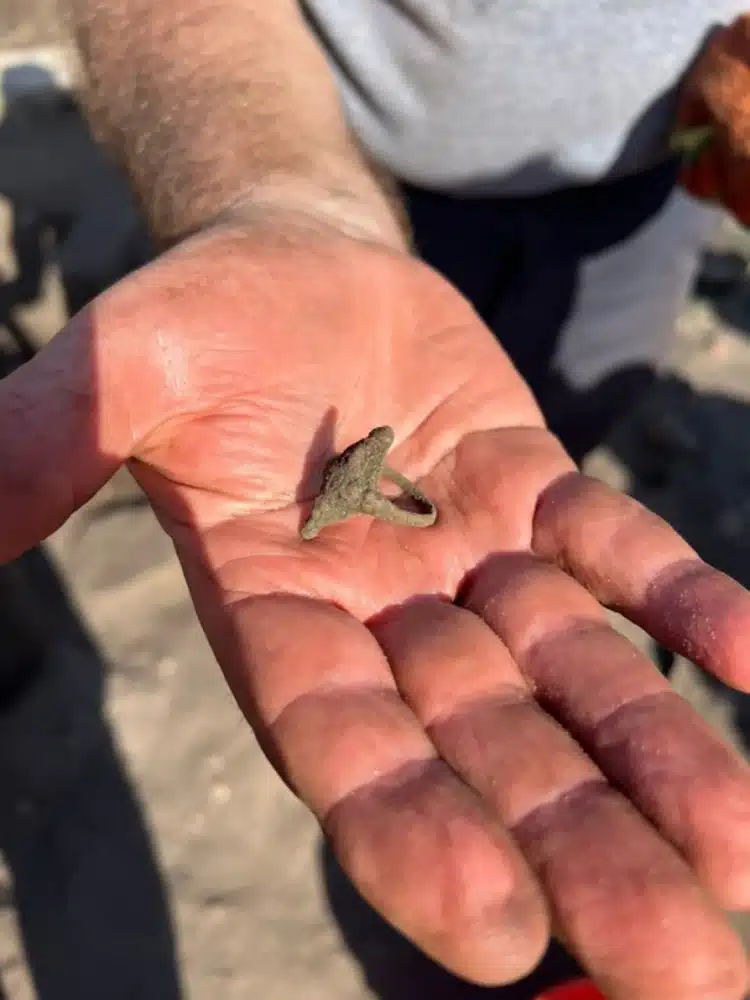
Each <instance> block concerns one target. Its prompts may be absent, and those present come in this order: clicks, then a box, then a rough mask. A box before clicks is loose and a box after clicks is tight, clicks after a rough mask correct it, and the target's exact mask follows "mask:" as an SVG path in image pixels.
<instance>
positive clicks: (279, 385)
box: [0, 230, 750, 1000]
mask: <svg viewBox="0 0 750 1000" xmlns="http://www.w3.org/2000/svg"><path fill="white" fill-rule="evenodd" d="M384 424H388V425H390V426H392V427H393V428H394V429H395V433H396V441H395V445H394V447H393V450H392V451H391V453H390V454H389V458H388V461H389V464H390V465H391V466H393V468H395V469H396V470H398V471H399V472H401V473H402V474H404V475H406V476H407V477H408V478H409V479H410V480H412V481H413V482H417V483H418V484H419V487H420V489H422V490H423V491H424V493H425V494H426V495H427V496H428V497H429V498H430V499H431V500H432V501H434V503H435V505H436V506H437V509H438V511H439V517H438V521H437V523H436V524H435V525H434V526H433V527H430V528H424V529H416V528H413V527H401V526H395V525H393V524H389V523H384V522H380V521H376V520H373V519H372V518H369V517H357V518H354V519H351V520H348V521H346V522H344V523H341V524H337V525H333V526H330V527H327V528H325V529H324V530H323V531H322V532H321V533H320V535H319V536H318V537H317V538H315V539H314V540H312V541H304V540H302V539H301V538H300V536H299V530H300V527H301V525H302V524H303V523H304V520H305V518H306V517H307V515H308V514H309V512H310V507H311V500H312V498H313V496H314V495H315V494H316V492H317V490H318V488H319V486H320V476H321V473H322V469H323V467H324V465H325V462H326V460H327V459H328V458H329V457H330V456H331V455H332V454H333V453H336V452H339V451H341V450H342V449H343V448H344V447H345V446H347V445H349V444H351V443H352V442H353V441H355V440H357V439H359V438H362V437H363V436H364V435H365V434H366V433H367V432H368V431H370V429H371V428H373V427H374V426H376V425H384ZM124 461H128V462H129V463H130V468H131V470H132V472H133V473H134V474H135V476H136V478H137V479H138V481H139V482H140V484H141V485H142V487H143V488H144V490H145V491H146V493H147V495H148V497H149V499H150V502H151V504H152V505H153V508H154V510H155V512H156V515H157V516H158V518H159V520H160V522H161V524H162V525H163V527H164V528H165V530H166V531H167V532H169V534H170V535H171V537H172V539H173V540H174V543H175V546H176V549H177V553H178V555H179V558H180V562H181V564H182V567H183V570H184V573H185V576H186V579H187V581H188V584H189V587H190V590H191V594H192V597H193V600H194V602H195V607H196V610H197V612H198V615H199V616H200V620H201V622H202V625H203V627H204V629H205V631H206V634H207V636H208V638H209V640H210V642H211V645H212V647H213V650H214V652H215V654H216V657H217V659H218V661H219V663H220V665H221V668H222V670H223V671H224V674H225V676H226V679H227V681H228V683H229V684H230V686H231V688H232V691H233V692H234V695H235V697H236V699H237V701H238V703H239V705H240V707H241V709H242V711H243V712H244V714H245V715H246V717H247V719H248V721H249V722H250V724H251V725H252V727H253V729H254V731H255V733H256V734H257V736H258V738H259V740H260V743H261V745H262V746H263V748H264V750H265V752H266V753H267V754H268V756H269V758H270V760H271V761H272V762H273V764H274V766H275V767H276V768H277V770H278V772H279V774H280V775H281V776H282V777H283V778H284V780H285V781H287V782H288V783H289V785H290V786H291V787H292V788H293V789H294V791H295V792H296V793H297V794H298V795H299V796H300V797H301V798H302V799H303V801H304V802H305V803H306V804H307V805H308V806H309V808H310V809H311V810H312V811H313V812H314V814H315V815H316V816H317V817H318V819H319V821H320V823H321V824H322V826H323V828H324V830H325V832H326V834H327V836H328V837H329V838H330V841H331V844H332V846H333V849H334V851H335V853H336V855H337V856H338V859H339V861H340V862H341V864H342V865H343V867H344V868H345V869H346V871H347V872H348V874H349V875H350V877H351V878H352V879H353V880H354V882H355V884H356V885H357V887H358V888H359V890H360V892H361V893H362V894H363V895H364V896H365V897H366V898H367V899H368V900H369V901H370V903H372V904H373V905H374V906H375V907H376V908H377V909H378V910H379V911H380V912H381V913H382V914H383V915H384V916H385V917H386V918H387V919H388V920H390V921H391V922H392V923H393V924H395V925H396V926H397V927H398V928H399V929H400V930H401V931H403V932H404V933H405V934H406V935H408V936H409V937H410V938H411V939H412V940H413V941H414V942H415V943H416V944H418V945H419V946H420V947H421V948H423V949H424V950H425V951H427V952H428V953H429V954H430V955H432V956H433V957H434V958H435V959H437V960H438V961H439V962H441V963H443V964H444V965H446V966H447V967H449V968H450V969H452V970H453V971H455V972H456V973H458V974H459V975H462V976H465V977H467V978H470V979H473V980H476V981H478V982H483V983H492V984H500V983H505V982H509V981H511V980H513V979H516V978H518V977H520V976H522V975H524V974H525V973H526V972H528V971H529V970H530V969H531V968H532V967H533V965H534V964H535V963H536V962H537V960H538V959H539V957H540V956H541V954H542V953H543V951H544V949H545V946H546V943H547V938H548V934H549V933H550V930H551V931H552V932H554V933H556V934H558V935H559V936H560V937H561V938H562V939H563V940H564V941H565V942H566V944H567V945H568V946H569V948H570V949H571V950H572V951H573V952H574V953H575V954H576V955H577V956H578V958H579V959H580V961H581V962H582V963H583V964H584V965H585V966H586V967H587V968H588V969H589V970H590V972H591V973H592V975H593V976H594V977H595V978H596V979H597V981H598V982H599V984H600V985H601V986H602V987H603V989H604V990H605V992H606V993H607V995H608V996H609V997H612V998H613V1000H651V998H653V1000H708V998H710V1000H739V998H741V997H742V996H743V995H744V991H745V987H746V961H745V957H744V954H743V952H742V949H741V946H740V944H739V942H738V940H737V939H736V938H735V936H734V933H733V932H732V931H731V930H730V929H729V926H728V924H727V923H726V922H725V919H724V917H723V915H722V912H721V906H722V905H725V906H728V907H736V908H743V907H747V906H748V904H750V780H749V777H748V769H747V767H746V766H745V764H744V763H743V762H742V761H741V760H740V759H739V758H738V757H736V756H735V755H734V754H733V752H731V751H730V750H729V749H727V748H725V747H724V746H723V745H722V744H721V743H720V742H719V741H718V740H717V739H716V738H715V737H714V736H713V735H711V733H710V732H709V731H708V729H707V728H706V726H705V725H704V724H703V722H701V720H700V719H699V718H698V717H697V716H696V714H695V713H694V712H693V710H692V709H691V708H690V707H689V706H688V705H687V704H686V703H685V702H683V701H682V700H681V699H680V698H679V697H678V696H677V695H676V694H675V693H674V692H673V691H672V689H671V688H670V686H669V684H668V683H667V682H666V681H665V680H664V679H663V678H662V677H661V675H660V674H659V673H658V671H657V670H656V669H655V667H654V666H652V664H651V663H650V662H649V661H648V659H647V658H646V657H645V656H643V655H642V654H641V653H639V652H637V651H636V650H635V649H634V648H633V647H632V646H631V645H629V644H628V642H627V641H626V640H625V639H624V638H622V637H621V636H620V635H618V634H617V633H616V632H615V631H613V630H612V628H611V627H610V626H609V624H608V620H607V617H606V614H605V612H604V610H603V606H608V607H611V608H616V609H617V610H618V611H620V612H622V613H623V614H625V615H626V616H628V617H629V618H630V619H631V620H632V621H634V622H636V623H637V624H638V625H640V626H642V627H643V628H645V629H646V630H647V631H649V632H650V633H651V634H652V635H653V636H655V637H656V638H658V639H659V640H660V641H662V642H664V643H665V644H666V645H668V646H670V647H671V648H672V649H674V650H676V651H678V652H680V653H684V654H685V655H687V656H689V657H690V658H691V659H693V660H695V661H696V662H698V663H699V664H701V665H702V666H703V667H705V668H706V669H708V670H710V671H712V672H713V673H715V674H716V675H717V676H718V677H720V678H722V679H723V680H724V681H726V682H727V683H729V684H733V685H735V686H737V687H741V688H750V665H748V657H747V653H746V637H747V636H748V634H750V595H748V594H747V593H746V592H745V590H744V589H743V588H741V587H740V586H739V585H738V584H736V583H734V582H733V581H731V580H729V579H728V578H727V577H725V576H723V575H722V574H721V573H718V572H716V571H714V570H712V569H710V568H709V567H708V566H706V565H705V564H704V563H703V562H701V560H700V559H698V558H697V556H696V555H695V553H694V552H693V551H692V550H691V549H690V548H689V547H688V546H687V544H686V543H685V542H683V541H682V540H681V539H680V538H679V537H678V536H677V535H676V534H675V533H674V532H673V531H672V530H671V529H670V528H669V527H668V526H667V525H666V524H665V523H664V522H663V521H661V520H660V519H659V518H657V517H655V516H653V515H651V514H649V513H648V512H646V511H645V510H644V509H643V508H642V507H640V506H639V505H638V504H637V503H635V502H634V501H633V500H630V499H628V498H627V497H625V496H623V495H621V494H619V493H617V492H615V491H613V490H611V489H609V488H607V487H606V486H604V485H603V484H601V483H598V482H595V481H593V480H591V479H588V478H586V477H585V476H583V475H581V474H580V473H579V472H578V471H577V470H576V468H575V466H574V465H573V463H572V462H571V461H570V459H569V458H568V457H567V455H566V454H565V452H564V451H563V449H562V448H561V447H560V445H559V444H558V442H557V441H556V440H555V439H554V438H553V437H552V435H551V434H549V433H548V432H547V431H546V430H545V429H544V426H543V422H542V419H541V416H540V414H539V412H538V410H537V407H536V405H535V403H534V401H533V399H532V397H531V395H530V394H529V392H528V390H527V388H526V387H525V385H524V384H523V383H522V381H521V380H520V378H519V377H518V375H517V374H516V373H515V371H514V369H513V368H512V366H511V364H510V363H509V361H508V360H507V358H506V357H505V355H504V354H503V352H502V350H501V349H500V348H499V347H498V345H497V343H496V342H495V340H494V338H493V337H492V335H491V334H490V333H489V332H488V331H487V330H486V329H485V328H484V327H483V326H482V324H481V323H480V321H479V320H478V318H477V317H476V315H475V314H474V313H473V312H472V310H471V309H470V307H469V306H468V305H467V304H466V303H465V302H464V301H463V299H462V298H461V297H460V296H459V295H458V293H457V292H455V291H454V290H453V289H452V288H451V287H450V286H449V285H448V284H447V283H445V282H444V281H443V280H442V279H441V278H440V277H439V276H437V275H436V274H435V273H433V272H432V271H430V270H428V269H427V268H426V267H423V266H422V265H421V264H419V263H417V262H415V261H413V260H410V259H407V258H405V257H400V256H397V255H395V254H392V253H387V252H384V251H380V250H377V249H375V248H372V247H368V246H365V245H362V244H358V243H355V242H353V241H351V240H347V239H345V238H343V237H334V236H331V237H327V238H322V237H317V238H313V237H311V236H305V235H304V234H300V233H296V234H292V233H289V232H288V233H286V234H285V233H284V232H282V231H281V230H278V231H276V232H269V231H265V232H257V233H255V234H248V233H247V232H242V231H239V230H237V231H230V230H225V231H216V232H213V233H210V234H204V235H202V236H199V237H196V238H195V239H193V240H192V241H190V242H188V243H186V244H184V245H182V246H181V247H178V248H177V249H176V250H174V251H172V252H171V253H170V254H168V255H166V256H165V257H163V258H161V259H160V260H158V261H157V262H155V263H154V264H152V265H150V266H149V267H147V268H145V269H144V270H143V271H141V272H139V273H137V274H135V275H133V276H131V277H130V278H128V279H127V280H125V281H124V282H122V283H120V284H119V285H118V286H116V287H115V288H114V289H112V290H111V291H110V292H108V293H107V294H106V295H104V296H102V297H101V298H100V299H99V300H97V301H96V302H95V303H94V304H93V305H92V306H91V307H90V308H88V309H87V310H85V311H84V312H83V313H81V314H79V316H77V317H76V318H75V319H74V320H73V321H72V322H71V323H70V325H69V326H68V327H67V328H66V329H65V330H64V331H63V332H62V333H61V334H59V336H58V337H57V338H55V340H54V341H53V342H52V343H51V344H50V345H49V346H48V347H47V348H45V349H44V350H43V351H42V352H41V353H40V355H39V356H38V357H37V358H35V359H34V360H33V361H31V362H30V363H29V364H28V365H26V366H25V367H24V368H23V369H20V370H19V371H18V372H16V373H14V374H13V375H12V376H10V377H9V378H8V379H7V380H5V381H4V382H3V383H2V385H1V386H0V525H1V526H2V528H1V529H0V530H1V531H2V534H0V558H2V559H5V560H7V559H10V558H12V557H13V556H15V555H17V554H18V553H19V552H20V551H21V550H22V549H24V548H26V547H28V546H29V545H31V544H33V543H35V542H37V541H39V540H40V539H42V538H43V537H45V536H46V535H48V534H49V533H50V532H52V531H53V530H54V529H55V528H56V527H57V526H58V525H59V524H60V523H61V522H62V521H63V520H64V519H65V518H66V517H68V516H69V515H70V514H71V513H72V511H73V510H74V509H75V508H76V507H78V506H80V505H81V504H82V503H83V502H84V501H85V500H86V499H87V498H88V497H89V496H90V495H92V493H93V492H95V491H96V489H98V488H99V487H100V486H101V485H102V484H103V483H104V481H105V480H106V479H107V478H108V477H109V476H110V475H111V474H112V472H113V471H114V470H115V468H116V467H117V466H118V465H119V464H121V463H122V462H124Z"/></svg>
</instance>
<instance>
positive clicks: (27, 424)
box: [0, 309, 133, 563]
mask: <svg viewBox="0 0 750 1000" xmlns="http://www.w3.org/2000/svg"><path fill="white" fill-rule="evenodd" d="M93 316H94V311H93V310H90V309H88V310H84V311H83V312H81V313H79V314H78V315H77V316H76V317H75V318H74V319H73V320H72V321H71V322H70V324H69V325H68V326H67V327H65V329H63V330H62V331H61V332H60V333H59V334H58V335H57V336H56V337H55V338H54V339H53V340H52V341H51V342H50V343H49V344H48V345H47V346H46V347H44V348H43V349H42V350H41V351H40V352H39V354H37V355H36V356H35V357H34V358H33V359H32V360H31V361H29V362H27V363H26V364H25V365H23V366H22V367H21V368H18V369H17V370H16V371H14V372H13V373H12V374H11V375H9V376H8V377H7V378H5V379H2V380H1V381H0V563H4V562H7V561H9V560H10V559H14V558H15V557H16V556H19V555H20V554H21V553H22V552H24V551H25V550H26V549H28V548H30V547H31V546H33V545H35V544H37V543H38V542H41V541H42V540H43V539H45V538H47V537H48V536H49V535H50V534H52V532H54V531H55V530H56V529H57V528H59V527H60V525H61V524H63V522H64V521H65V520H67V518H68V517H69V516H70V515H71V514H72V513H73V512H74V511H75V510H77V508H78V507H80V506H82V505H83V504H84V503H85V502H86V501H87V500H88V499H89V498H90V497H92V496H93V494H94V493H96V491H97V490H98V489H99V488H100V487H101V486H103V485H104V483H105V482H106V481H107V480H108V479H109V478H110V477H111V476H112V474H113V473H114V472H115V470H116V469H117V467H118V466H119V465H120V464H122V462H123V461H124V460H125V459H126V458H127V456H128V454H129V452H130V450H131V448H132V446H133V440H132V432H131V427H130V419H129V414H128V410H127V408H126V407H125V400H124V398H123V397H124V394H123V392H122V391H121V390H120V389H119V387H120V386H122V384H123V378H122V373H121V372H120V373H118V371H117V370H116V369H117V364H116V360H117V359H116V355H117V353H119V352H116V351H114V352H113V351H109V352H108V351H107V338H106V336H105V335H102V334H97V331H96V328H95V324H94V320H93Z"/></svg>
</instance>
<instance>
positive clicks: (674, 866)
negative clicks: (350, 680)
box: [373, 601, 738, 1000]
mask: <svg viewBox="0 0 750 1000" xmlns="http://www.w3.org/2000/svg"><path fill="white" fill-rule="evenodd" d="M373 628H374V631H375V634H376V635H377V638H378V639H379V641H380V642H381V644H382V646H383V648H384V650H385V652H386V655H387V656H388V658H389V660H390V662H391V665H392V669H393V671H394V676H395V677H396V681H397V684H398V686H399V689H400V691H401V693H402V696H403V697H404V699H405V700H406V701H407V702H408V703H409V705H410V706H411V708H412V710H413V711H414V712H415V713H416V715H417V716H418V717H419V718H420V721H422V723H423V724H424V725H425V727H426V728H427V730H428V732H429V735H430V737H431V739H432V741H433V743H434V744H435V746H436V747H437V749H438V751H439V752H440V753H441V755H442V756H443V758H444V759H445V760H446V761H447V762H448V764H449V765H450V766H451V767H452V768H453V769H454V770H455V771H456V772H457V773H458V774H459V775H460V776H461V777H462V778H463V779H464V780H465V781H466V782H467V783H468V784H470V785H471V786H472V787H473V788H474V789H476V790H477V791H478V792H479V793H480V794H481V795H482V796H483V798H484V799H485V801H487V802H488V803H489V804H490V805H491V807H492V808H493V809H494V810H495V811H496V812H497V814H498V815H499V816H500V818H501V819H502V821H503V823H504V824H505V825H506V827H508V828H509V829H510V830H511V832H512V833H513V834H514V836H515V838H516V840H517V841H518V842H519V843H520V845H521V847H522V849H523V850H524V853H525V854H526V856H527V858H528V860H529V861H530V863H531V864H532V866H533V867H534V868H535V870H536V871H537V874H538V876H539V877H540V879H541V881H542V883H543V884H544V887H545V889H546V891H547V893H548V895H549V898H550V901H551V903H552V906H553V910H554V911H555V912H556V915H557V919H558V923H559V925H560V930H561V932H562V934H563V936H564V937H565V938H566V939H568V940H569V942H570V944H571V946H572V948H573V949H574V950H575V951H576V952H577V954H578V956H579V958H581V960H582V961H583V962H584V964H586V965H587V966H588V967H589V969H590V971H591V972H592V973H593V974H594V975H595V976H596V977H597V978H598V979H599V981H600V982H601V983H602V984H604V985H606V986H607V989H608V990H609V993H610V995H611V996H612V997H616V998H618V1000H620V998H623V1000H624V998H630V997H636V996H637V997H639V1000H645V998H648V997H650V996H653V995H657V994H658V995H659V997H660V998H666V997H671V996H678V995H679V996H682V997H684V998H687V1000H690V998H692V997H697V996H701V997H703V996H705V995H712V996H716V997H717V998H718V997H724V996H726V997H734V996H735V995H737V994H736V993H735V992H734V986H736V983H733V984H732V986H731V987H730V989H729V991H728V992H724V991H723V989H719V990H718V991H717V990H716V987H717V983H716V981H715V979H716V977H717V976H719V977H721V976H723V975H725V973H726V971H727V969H729V970H736V969H737V962H738V958H737V944H736V940H735V938H734V936H733V935H732V933H731V931H729V930H728V928H727V927H726V925H725V923H724V920H723V917H722V915H721V913H720V912H719V911H718V909H717V908H716V907H715V906H714V905H713V904H712V903H711V902H710V900H708V898H707V897H706V896H705V894H704V893H703V891H702V890H701V888H700V886H699V885H698V883H697V880H696V879H695V878H694V876H693V875H692V873H691V872H690V870H689V868H688V867H687V865H686V864H685V863H684V861H683V860H682V859H681V858H680V857H679V855H678V854H677V852H676V851H675V850H673V849H672V848H671V847H670V846H669V845H668V844H667V843H665V842H664V841H663V840H662V839H661V838H660V837H659V835H658V834H657V832H656V831H655V830H654V829H653V827H651V826H650V824H648V823H646V822H645V821H644V820H643V818H642V817H641V816H640V815H639V813H638V812H637V811H636V810H635V809H634V807H633V806H632V805H631V804H630V803H629V802H628V801H627V800H626V799H625V797H624V796H622V795H621V794H620V793H619V792H617V791H616V790H615V789H613V788H611V787H610V786H609V785H608V783H607V781H606V779H605V777H604V776H603V774H602V773H601V771H600V770H599V769H598V768H597V766H596V764H594V762H593V761H592V760H591V759H590V758H589V757H588V756H587V754H586V753H585V752H584V751H583V750H582V748H581V747H580V746H579V744H578V743H577V742H576V741H575V740H574V739H573V737H572V736H571V735H570V734H569V733H568V732H567V731H566V730H565V729H564V728H563V727H562V726H561V725H559V724H558V723H557V722H556V721H555V720H554V719H553V718H551V717H550V716H549V715H547V714H546V713H545V712H543V711H542V709H541V708H540V707H539V706H538V704H537V703H536V702H535V700H534V698H533V697H532V693H531V691H530V689H529V687H528V685H527V684H526V683H525V681H524V679H523V677H522V676H521V674H520V672H519V670H518V667H517V666H516V664H515V662H514V660H513V659H512V657H511V655H510V653H509V652H508V650H507V648H506V647H505V646H503V644H502V643H501V642H499V641H498V639H497V637H496V636H495V635H494V634H493V632H492V631H491V629H490V628H489V627H488V626H487V625H486V624H485V623H484V622H482V621H481V620H480V619H479V618H478V617H476V616H475V615H474V614H472V613H471V612H469V611H468V610H464V609H461V608H458V607H455V606H451V605H447V604H445V603H442V602H437V601H425V602H422V603H416V604H413V605H411V606H409V607H407V608H402V609H400V610H399V611H398V612H394V613H392V614H390V615H388V616H386V617H384V618H383V619H382V620H380V621H379V622H377V623H376V624H375V625H374V626H373ZM634 918H635V919H634ZM625 928H627V929H628V930H627V933H625V932H624V929H625ZM686 933H687V934H688V935H690V937H691V939H694V940H696V941H699V942H701V947H697V948H695V949H693V950H692V952H691V954H690V956H689V960H687V959H686V956H685V946H684V935H685V934H686ZM657 934H658V936H659V948H658V950H655V949H654V948H653V941H654V938H655V936H656V935H657ZM665 970H666V972H665ZM730 978H731V976H730ZM655 987H658V989H655ZM711 990H714V993H711Z"/></svg>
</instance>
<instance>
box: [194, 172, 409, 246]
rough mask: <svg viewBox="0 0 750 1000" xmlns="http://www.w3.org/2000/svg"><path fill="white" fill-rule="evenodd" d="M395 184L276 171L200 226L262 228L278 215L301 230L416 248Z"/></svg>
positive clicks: (374, 180) (286, 222)
mask: <svg viewBox="0 0 750 1000" xmlns="http://www.w3.org/2000/svg"><path fill="white" fill-rule="evenodd" d="M393 187H394V186H393V185H390V184H389V183H388V182H386V181H383V180H381V179H378V180H376V179H375V178H374V177H371V176H368V177H357V178H355V179H354V180H353V181H352V179H351V178H347V179H346V180H344V179H343V178H342V179H334V178H331V179H327V181H326V182H325V183H319V182H317V181H311V180H309V179H306V178H302V177H299V176H295V175H293V174H291V173H276V174H274V175H272V176H269V177H267V178H265V179H264V180H263V181H260V182H258V183H256V184H251V185H249V186H248V188H247V189H246V190H245V191H243V192H241V193H240V194H238V195H237V196H236V197H235V198H233V199H232V200H230V201H228V202H227V203H226V205H225V206H224V208H222V209H221V211H219V212H218V213H217V214H216V215H214V216H213V217H212V218H211V219H209V220H208V221H207V223H206V224H205V225H202V226H200V227H199V228H200V229H201V230H203V229H207V228H214V227H217V226H218V227H224V226H232V225H235V224H236V225H239V226H241V227H243V228H248V227H251V228H252V227H254V226H258V227H259V228H262V227H264V226H267V225H268V224H269V223H270V222H276V220H277V219H283V220H284V223H285V226H286V227H288V228H289V230H290V232H291V230H294V231H296V232H298V233H307V234H310V233H320V234H330V233H336V234H339V235H341V236H345V237H348V238H350V239H355V240H358V241H360V242H364V243H371V244H374V245H376V246H380V247H383V248H384V249H388V250H392V251H395V252H397V253H409V252H410V251H411V237H410V231H409V223H408V219H407V216H406V212H405V210H404V208H403V206H402V205H401V203H400V200H399V199H398V196H397V195H396V193H395V191H394V190H392V188H393Z"/></svg>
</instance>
